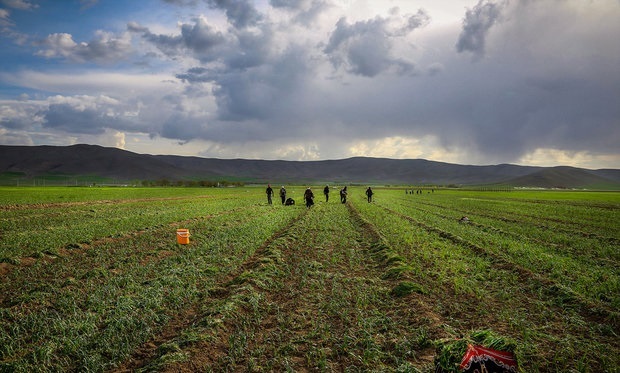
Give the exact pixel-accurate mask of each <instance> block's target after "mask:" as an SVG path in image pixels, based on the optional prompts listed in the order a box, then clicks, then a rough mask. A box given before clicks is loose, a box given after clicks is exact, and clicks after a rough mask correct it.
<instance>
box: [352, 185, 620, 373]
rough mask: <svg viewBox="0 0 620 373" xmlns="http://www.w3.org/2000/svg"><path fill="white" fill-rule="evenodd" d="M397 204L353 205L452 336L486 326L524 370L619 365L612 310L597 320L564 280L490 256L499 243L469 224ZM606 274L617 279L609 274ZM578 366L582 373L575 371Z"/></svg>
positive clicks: (389, 197) (393, 200) (392, 197)
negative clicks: (513, 348)
mask: <svg viewBox="0 0 620 373" xmlns="http://www.w3.org/2000/svg"><path fill="white" fill-rule="evenodd" d="M400 198H401V196H400V195H398V196H397V195H396V194H390V193H387V192H385V193H384V195H383V196H382V198H380V199H378V202H376V203H373V204H367V203H357V204H356V205H357V207H358V209H359V210H360V213H361V214H362V215H363V216H365V218H366V219H368V220H369V221H370V222H371V223H372V224H374V225H375V226H376V227H378V229H379V232H380V234H381V235H382V236H383V237H384V238H385V240H386V242H387V244H388V245H389V247H391V249H392V250H394V251H396V252H397V255H398V256H399V257H400V258H404V259H405V260H404V263H405V264H406V265H407V266H409V267H410V270H409V273H410V275H409V276H411V277H413V278H415V279H416V280H415V281H416V282H417V283H418V285H419V288H420V289H424V291H427V293H428V294H430V295H432V298H433V299H434V302H435V303H434V304H435V310H436V312H437V313H438V314H440V315H443V317H445V318H447V319H449V320H452V321H451V322H450V325H451V327H452V328H453V329H454V330H460V331H461V332H463V331H466V330H468V329H474V328H477V329H479V328H483V327H484V326H486V327H491V328H493V329H494V330H496V331H501V332H502V333H504V334H506V335H509V336H511V337H513V338H515V339H516V340H518V341H519V343H518V345H519V357H520V358H521V360H522V361H525V362H526V363H525V364H523V365H524V366H525V367H527V368H526V369H525V371H567V370H571V369H575V370H577V371H607V370H608V369H612V370H611V371H613V369H615V368H610V367H614V366H617V361H618V358H619V354H618V351H619V349H618V343H617V338H615V337H614V336H615V335H617V334H616V333H617V332H618V325H617V316H616V315H615V313H614V311H609V312H604V315H603V316H602V317H599V314H598V313H597V312H594V314H593V313H591V310H590V309H584V308H588V305H589V304H590V302H585V305H584V303H583V302H580V301H579V299H576V298H575V297H574V296H573V295H571V292H570V291H565V290H564V289H565V287H566V286H567V284H566V283H565V281H566V282H568V280H570V277H568V276H566V275H564V277H561V278H553V281H548V280H547V278H546V277H545V276H546V275H547V274H546V272H544V271H542V270H540V269H538V268H532V271H533V272H532V273H530V270H523V266H522V265H521V264H519V263H522V261H521V257H520V256H518V255H516V256H515V257H514V258H513V257H510V256H506V255H505V249H504V250H497V248H496V246H498V245H500V244H502V245H507V244H506V243H505V242H504V241H505V240H506V239H505V237H504V238H502V240H504V241H501V242H500V241H495V242H494V241H492V240H489V236H491V237H492V236H493V233H492V231H491V232H489V231H485V232H480V230H479V229H478V228H477V227H476V226H475V225H474V226H470V225H468V224H462V223H459V222H458V217H459V216H455V217H454V219H453V221H449V220H447V219H446V218H445V216H441V215H442V213H440V212H437V211H436V212H435V213H429V211H424V212H421V211H420V210H419V209H416V208H415V207H414V205H415V204H416V203H420V202H421V201H422V199H420V198H418V199H413V200H412V201H411V202H407V203H405V204H403V203H402V201H401V202H399V201H400ZM425 198H426V199H434V198H435V196H425ZM354 201H355V202H360V201H361V199H358V200H354ZM409 203H410V204H411V205H409ZM444 213H445V211H444ZM468 231H469V233H467V232H468ZM498 239H499V238H496V240H498ZM508 241H510V238H509V239H508ZM508 245H516V242H515V243H508ZM525 254H527V253H525ZM545 258H546V259H548V260H551V261H552V260H553V259H554V258H551V257H549V256H543V259H545ZM545 265H549V264H545ZM590 271H591V269H587V270H586V272H590ZM536 273H540V275H536ZM610 275H612V276H617V272H616V273H614V271H613V270H612V272H611V273H610ZM583 276H584V277H587V276H590V274H589V273H584V274H583ZM541 277H542V278H541ZM616 284H617V283H616ZM593 285H595V284H593ZM611 286H614V285H613V284H612V285H611ZM606 294H612V295H611V296H613V293H610V292H608V293H606ZM616 294H617V293H616ZM582 295H583V296H586V295H589V293H587V292H584V293H582ZM579 364H583V365H582V368H580V369H576V368H575V366H577V365H579Z"/></svg>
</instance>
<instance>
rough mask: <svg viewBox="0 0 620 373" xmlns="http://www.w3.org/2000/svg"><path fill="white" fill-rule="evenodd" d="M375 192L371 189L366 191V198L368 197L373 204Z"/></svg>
mask: <svg viewBox="0 0 620 373" xmlns="http://www.w3.org/2000/svg"><path fill="white" fill-rule="evenodd" d="M373 194H374V193H373V191H372V189H371V188H370V187H368V189H366V197H368V203H370V202H372V195H373Z"/></svg>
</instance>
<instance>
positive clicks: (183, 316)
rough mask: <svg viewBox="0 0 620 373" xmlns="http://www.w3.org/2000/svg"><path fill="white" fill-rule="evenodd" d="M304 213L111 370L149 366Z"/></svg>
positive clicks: (129, 370) (129, 369)
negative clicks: (166, 345) (204, 308)
mask: <svg viewBox="0 0 620 373" xmlns="http://www.w3.org/2000/svg"><path fill="white" fill-rule="evenodd" d="M306 213H307V211H305V212H303V213H301V214H300V215H298V216H296V217H295V218H293V219H292V220H291V221H290V222H289V223H288V224H287V225H286V226H285V227H284V228H282V229H280V230H279V231H277V232H276V233H275V234H273V235H272V236H271V237H270V238H268V239H267V240H266V241H265V242H264V243H263V244H262V245H261V246H260V247H259V248H258V249H257V250H256V251H255V252H254V254H253V255H252V256H251V257H249V258H248V259H247V260H246V261H245V262H244V263H242V264H241V265H240V266H239V267H238V269H237V270H236V271H235V272H233V273H228V274H227V275H226V276H224V277H223V278H221V279H219V280H218V281H217V282H216V285H215V286H214V287H213V288H212V289H209V290H208V291H207V293H206V296H205V297H204V298H203V299H199V300H198V301H197V302H196V303H195V304H194V305H193V306H192V307H189V308H186V309H185V310H183V311H181V312H179V313H178V314H177V316H176V317H175V318H174V319H172V320H170V321H169V322H168V324H167V325H166V326H165V327H164V328H163V330H162V331H161V332H160V333H159V334H158V335H157V336H155V337H153V338H152V339H151V340H149V341H147V342H146V343H144V344H143V345H142V346H141V347H140V348H138V349H137V350H136V351H135V352H134V354H133V355H132V356H131V357H130V358H128V359H127V360H126V361H125V362H123V363H122V364H120V366H119V367H117V368H116V369H113V370H111V371H110V372H115V373H125V372H133V371H136V370H140V369H144V368H145V367H148V365H149V364H150V363H151V362H153V360H154V359H155V358H156V357H157V353H158V349H159V348H160V347H161V346H164V345H165V344H166V343H169V342H172V341H174V340H175V339H176V338H178V337H179V336H180V334H181V332H182V331H183V330H185V329H187V328H188V327H190V326H192V325H195V324H197V323H199V322H200V320H201V319H203V318H204V317H205V315H204V314H203V312H201V310H200V308H201V306H202V305H203V304H204V303H208V302H209V301H214V300H218V299H225V298H226V297H228V296H229V295H230V293H231V290H230V289H229V287H230V286H231V284H233V283H234V282H235V279H237V278H239V276H241V275H242V274H243V273H244V272H245V271H247V270H248V269H251V268H254V267H255V266H256V264H257V263H259V262H260V258H261V257H263V255H264V254H265V251H266V250H267V248H268V247H269V246H270V245H271V244H272V242H274V241H275V240H277V239H279V238H281V237H283V236H285V235H286V233H287V232H288V231H289V230H290V229H291V227H293V226H294V225H295V224H297V222H298V221H299V220H300V219H302V218H303V216H304V215H305V214H306Z"/></svg>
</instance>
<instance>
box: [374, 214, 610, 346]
mask: <svg viewBox="0 0 620 373" xmlns="http://www.w3.org/2000/svg"><path fill="white" fill-rule="evenodd" d="M380 207H381V208H382V209H384V210H386V211H388V212H389V213H391V214H394V215H396V216H399V217H401V218H402V219H405V220H407V221H409V222H411V223H413V224H415V225H417V226H419V227H420V228H423V229H424V230H426V231H427V232H431V233H434V234H437V235H438V236H440V237H442V238H444V239H447V240H449V241H451V242H453V243H454V244H456V245H459V246H462V247H466V248H468V249H469V250H471V251H472V252H473V253H474V254H476V255H478V256H480V257H483V258H486V259H488V260H489V261H490V262H491V263H493V265H494V267H495V268H498V269H501V270H505V271H512V272H515V273H517V274H518V279H519V281H521V282H523V283H524V284H527V283H528V282H529V283H531V284H532V285H534V286H535V287H536V288H537V289H540V290H541V291H542V292H543V293H545V294H551V296H554V295H555V296H557V295H561V296H562V297H564V298H567V299H570V300H573V301H575V302H577V303H579V304H580V305H581V306H582V307H579V310H578V311H579V313H580V314H581V315H582V316H583V317H584V318H585V319H586V320H588V321H590V322H593V323H596V324H608V325H610V326H611V327H612V328H613V330H614V331H615V333H616V334H619V333H620V324H619V323H618V321H620V320H619V318H618V316H619V314H618V311H617V310H612V309H611V308H609V307H608V306H607V305H604V304H600V303H594V302H592V301H591V300H589V299H586V298H584V297H583V296H581V295H580V294H578V293H575V292H574V291H572V290H571V289H569V288H566V287H565V286H562V285H561V284H558V283H556V282H555V281H553V280H551V279H549V278H547V277H545V276H543V275H541V274H539V273H535V272H532V271H531V270H529V269H527V268H524V267H522V266H520V265H518V264H516V263H513V262H511V261H509V260H507V259H505V258H503V257H501V256H498V255H497V254H494V253H492V252H490V251H488V250H486V249H485V248H483V247H481V246H478V245H476V244H474V243H472V242H469V241H467V240H465V239H463V238H461V237H459V236H456V235H454V234H452V233H450V232H446V231H444V230H441V229H439V228H436V227H433V226H430V225H428V224H425V223H423V222H421V221H419V220H417V219H414V218H412V217H410V216H407V215H404V214H402V213H400V212H398V211H395V210H392V209H390V208H388V207H385V206H380ZM533 296H534V297H538V296H539V295H536V294H534V295H533Z"/></svg>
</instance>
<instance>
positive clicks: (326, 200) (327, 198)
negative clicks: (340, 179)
mask: <svg viewBox="0 0 620 373" xmlns="http://www.w3.org/2000/svg"><path fill="white" fill-rule="evenodd" d="M323 194H325V202H329V185H325V188H323Z"/></svg>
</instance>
